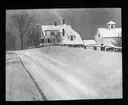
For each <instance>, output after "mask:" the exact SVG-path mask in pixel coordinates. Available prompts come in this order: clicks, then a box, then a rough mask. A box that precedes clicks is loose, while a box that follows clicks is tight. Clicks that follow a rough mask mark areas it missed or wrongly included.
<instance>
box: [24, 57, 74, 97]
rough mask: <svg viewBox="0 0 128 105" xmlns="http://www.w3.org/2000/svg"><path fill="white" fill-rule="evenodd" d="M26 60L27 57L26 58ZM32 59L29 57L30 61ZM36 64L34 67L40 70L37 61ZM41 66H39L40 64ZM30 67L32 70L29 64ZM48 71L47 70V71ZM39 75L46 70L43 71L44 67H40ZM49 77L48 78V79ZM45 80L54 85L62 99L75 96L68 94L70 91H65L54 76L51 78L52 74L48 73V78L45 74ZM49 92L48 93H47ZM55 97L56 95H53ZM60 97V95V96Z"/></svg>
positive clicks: (53, 87)
mask: <svg viewBox="0 0 128 105" xmlns="http://www.w3.org/2000/svg"><path fill="white" fill-rule="evenodd" d="M24 60H25V59H24ZM30 60H31V61H32V59H29V62H30ZM34 66H35V68H34V69H33V70H35V69H36V70H38V71H39V68H37V67H36V65H35V62H34ZM38 67H39V66H38ZM29 68H30V70H32V67H30V66H29ZM33 73H36V72H33ZM45 73H46V72H45ZM37 74H38V75H39V74H40V76H41V74H44V72H43V70H42V69H40V72H38V73H37ZM46 75H47V73H46ZM42 78H43V79H44V77H42ZM46 79H47V80H46ZM45 80H46V81H47V82H48V84H50V86H52V89H53V90H54V91H55V92H56V93H58V95H59V96H60V99H61V98H62V99H72V98H73V97H72V96H71V95H70V94H68V92H67V91H64V88H63V87H62V85H59V84H57V82H56V81H55V80H54V78H51V75H47V78H46V76H45ZM49 80H51V81H49ZM46 94H47V93H46ZM48 97H50V96H48ZM53 98H54V97H53ZM58 98H59V97H58Z"/></svg>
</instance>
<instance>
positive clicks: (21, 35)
mask: <svg viewBox="0 0 128 105" xmlns="http://www.w3.org/2000/svg"><path fill="white" fill-rule="evenodd" d="M20 37H21V50H23V44H24V43H23V33H21V34H20Z"/></svg>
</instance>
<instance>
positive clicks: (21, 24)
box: [11, 12, 35, 49]
mask: <svg viewBox="0 0 128 105" xmlns="http://www.w3.org/2000/svg"><path fill="white" fill-rule="evenodd" d="M11 20H12V23H13V25H14V26H15V27H16V28H17V29H18V31H19V34H20V39H21V49H23V38H24V34H25V33H26V32H28V30H29V28H30V25H31V24H32V23H33V22H35V18H34V16H31V15H30V14H29V13H27V12H21V13H15V14H12V16H11Z"/></svg>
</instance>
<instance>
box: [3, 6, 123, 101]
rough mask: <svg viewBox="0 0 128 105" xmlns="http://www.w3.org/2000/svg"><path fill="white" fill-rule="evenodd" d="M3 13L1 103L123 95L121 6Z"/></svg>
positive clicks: (116, 96)
mask: <svg viewBox="0 0 128 105" xmlns="http://www.w3.org/2000/svg"><path fill="white" fill-rule="evenodd" d="M5 12H6V13H5V14H6V17H5V18H6V29H5V30H6V32H5V34H6V35H5V36H6V51H5V53H6V61H5V62H6V65H5V66H6V72H5V74H6V80H5V84H6V85H5V88H6V93H5V96H6V101H54V100H55V101H60V100H91V99H94V100H95V99H122V98H123V86H122V23H121V18H122V17H121V8H49V9H48V8H47V9H8V10H6V11H5Z"/></svg>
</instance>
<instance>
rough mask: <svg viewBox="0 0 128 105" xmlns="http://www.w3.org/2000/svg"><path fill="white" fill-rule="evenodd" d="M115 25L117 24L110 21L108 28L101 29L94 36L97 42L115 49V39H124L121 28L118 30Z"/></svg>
mask: <svg viewBox="0 0 128 105" xmlns="http://www.w3.org/2000/svg"><path fill="white" fill-rule="evenodd" d="M115 25H116V23H115V22H113V21H110V22H108V23H107V28H99V29H98V30H97V33H96V34H95V36H94V38H95V41H96V42H97V43H98V44H99V45H101V44H103V45H104V46H112V47H113V44H112V43H115V38H118V39H121V37H122V30H121V28H116V27H115Z"/></svg>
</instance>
